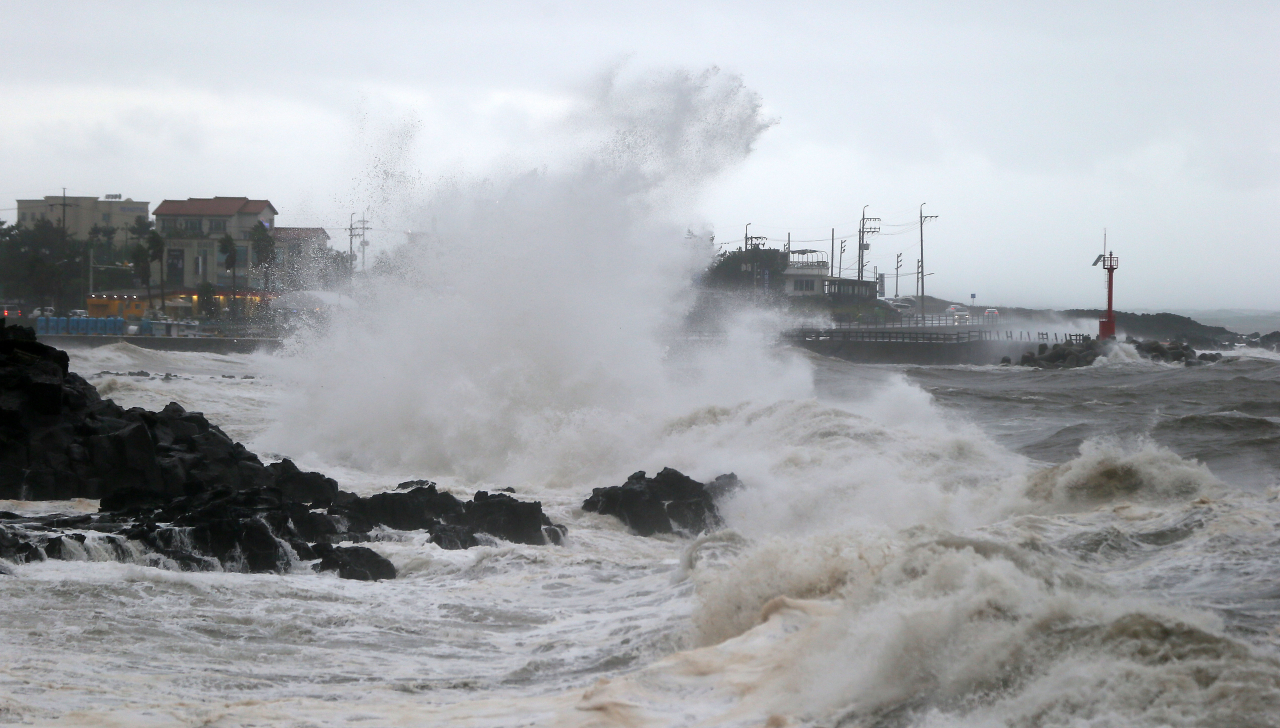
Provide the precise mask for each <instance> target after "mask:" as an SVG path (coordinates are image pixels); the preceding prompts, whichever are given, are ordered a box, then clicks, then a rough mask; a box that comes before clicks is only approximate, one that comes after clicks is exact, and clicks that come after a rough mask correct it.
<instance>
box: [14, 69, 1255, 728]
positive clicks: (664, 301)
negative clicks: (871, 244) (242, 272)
mask: <svg viewBox="0 0 1280 728" xmlns="http://www.w3.org/2000/svg"><path fill="white" fill-rule="evenodd" d="M601 88H602V90H601V91H600V92H599V95H598V96H595V97H592V98H591V99H585V100H584V103H583V104H582V105H581V106H580V107H578V110H577V111H576V112H575V116H574V118H573V119H571V120H570V121H569V126H570V127H572V128H574V129H579V130H583V134H582V136H583V138H585V139H588V140H590V144H589V145H588V146H587V147H586V148H584V149H579V150H578V151H577V153H576V154H574V155H569V156H568V157H567V158H566V159H564V160H560V161H557V162H555V163H554V164H548V165H547V166H545V167H539V168H538V169H537V170H535V171H533V172H522V173H520V174H510V173H506V172H496V173H494V174H492V175H489V176H487V177H483V178H480V177H479V176H476V177H466V176H463V177H458V178H453V179H451V180H449V181H447V182H444V183H441V184H439V185H438V186H437V189H436V190H435V192H434V193H433V194H432V195H430V196H429V198H428V199H426V200H425V201H423V200H416V201H410V202H411V203H412V204H411V205H410V206H411V207H415V208H416V213H415V214H416V219H414V220H412V223H413V228H414V229H415V230H422V231H426V233H425V234H424V236H422V237H421V238H420V239H419V240H418V241H417V242H416V243H415V244H414V245H410V246H407V247H405V248H404V249H402V250H401V251H399V252H398V253H397V254H396V256H394V257H392V258H391V259H389V260H387V261H386V262H385V263H381V264H379V265H378V266H375V268H377V270H378V273H377V275H376V276H375V279H376V283H374V284H371V285H370V286H368V287H367V288H365V289H363V290H357V291H355V292H354V293H355V294H356V295H357V296H358V297H359V298H360V299H361V302H362V307H361V309H360V310H359V311H356V312H352V313H349V314H345V315H343V316H340V317H339V318H338V319H337V320H336V321H335V322H334V325H333V326H332V327H331V328H330V329H329V330H328V332H327V333H326V334H325V335H323V336H318V337H314V338H311V337H303V338H301V339H299V340H297V341H295V342H292V345H291V347H289V348H288V349H287V350H286V351H285V352H283V353H282V354H280V355H278V356H272V357H266V356H251V355H230V356H220V355H212V354H183V353H162V352H152V351H148V350H143V349H138V348H136V347H131V346H128V345H113V346H109V347H103V348H100V349H94V350H85V351H76V352H72V362H73V368H74V369H76V370H77V371H79V372H80V373H82V374H87V375H92V374H94V373H96V372H99V371H103V370H107V371H115V372H127V371H134V370H137V369H146V370H147V371H149V372H151V373H152V374H163V373H164V372H172V373H173V374H175V375H176V377H173V378H170V379H167V380H166V379H163V378H160V377H148V378H143V377H136V376H128V375H127V374H126V375H123V376H120V375H113V374H108V375H104V376H101V377H95V378H94V379H92V381H93V382H94V384H95V385H96V386H98V387H99V389H100V391H102V392H103V393H104V394H107V395H109V396H111V397H113V398H116V399H117V400H118V401H119V402H120V403H121V404H123V405H125V406H134V405H140V406H144V407H147V408H150V409H157V408H159V407H162V406H163V405H164V404H167V403H168V402H169V401H178V402H179V403H180V404H183V405H184V406H185V407H187V408H189V409H196V410H202V411H204V412H206V413H207V414H208V415H209V416H210V418H211V419H212V420H213V421H214V422H215V423H217V424H219V425H221V426H222V427H223V428H224V429H226V430H227V431H228V433H230V434H232V435H233V436H234V437H237V438H238V439H243V440H245V441H246V443H247V444H248V445H249V446H250V447H251V448H253V449H255V450H257V451H259V452H262V453H264V454H268V455H272V456H289V457H292V458H294V459H295V460H296V461H297V462H298V463H299V465H300V466H302V467H304V468H309V469H317V470H321V471H323V472H326V473H327V474H330V475H332V476H333V477H335V478H336V479H337V480H338V481H339V483H340V484H341V485H342V487H343V488H345V489H348V490H353V491H355V492H358V493H362V494H367V493H372V492H377V491H380V490H386V489H389V488H391V487H393V486H394V485H395V483H397V482H399V481H401V480H406V479H409V478H421V477H427V478H431V479H433V480H437V481H439V482H440V484H441V486H442V487H444V488H445V489H447V490H449V491H450V492H453V493H455V494H457V495H458V496H460V497H464V498H465V497H467V496H469V494H470V493H471V491H473V490H474V489H476V488H480V487H490V486H498V487H513V488H514V489H515V490H516V495H517V497H519V498H522V499H528V500H539V501H541V502H542V503H543V506H544V508H545V509H546V512H547V513H548V514H549V515H550V516H551V518H552V519H553V520H555V521H556V522H559V523H564V524H566V525H567V526H568V528H569V535H568V538H567V541H566V543H565V544H564V545H563V546H558V547H552V546H538V547H535V546H524V545H513V544H504V543H500V542H496V543H487V544H485V545H483V546H480V547H477V548H473V549H470V550H466V551H445V550H442V549H440V548H439V547H438V546H437V545H435V544H432V543H430V542H429V541H428V539H427V538H426V536H425V535H424V534H420V533H401V532H394V531H382V532H378V533H376V534H375V539H374V540H373V541H371V542H369V543H367V544H364V545H365V546H367V547H368V548H372V549H374V550H375V551H377V552H379V553H380V554H382V555H384V556H385V557H387V558H388V559H390V560H391V561H392V563H393V564H394V565H395V566H396V568H397V571H398V572H399V577H400V578H398V579H396V580H393V581H387V582H380V583H359V582H351V581H345V580H341V579H338V578H337V577H336V576H334V575H332V574H323V575H316V574H309V573H306V567H305V565H297V566H298V567H299V568H296V569H295V570H294V571H293V572H291V573H287V574H281V575H274V574H270V575H268V574H258V575H251V574H238V573H223V572H215V571H210V572H199V573H188V572H179V571H175V570H166V569H158V568H152V567H147V566H141V565H138V564H121V563H115V562H108V561H100V560H88V552H87V551H86V560H84V561H76V562H65V561H57V562H55V561H50V562H45V563H33V564H25V565H20V566H15V567H13V569H12V571H13V572H14V573H13V575H12V576H5V575H0V586H3V591H0V604H3V608H4V612H5V614H6V615H7V616H8V619H7V620H5V621H4V622H3V623H0V685H4V686H21V689H20V690H18V689H15V690H13V691H12V693H11V694H10V695H5V696H4V697H0V720H22V721H27V722H31V723H38V724H48V725H57V724H63V725H167V724H173V723H178V724H193V725H214V726H234V725H247V724H260V725H261V724H270V725H299V726H301V725H317V726H330V725H351V724H352V723H362V724H370V725H405V726H420V725H462V726H504V727H505V726H510V725H517V724H518V725H544V726H632V727H634V726H664V727H665V726H695V725H703V726H707V725H715V726H753V727H758V726H762V725H763V726H774V727H777V726H799V725H821V726H829V725H842V726H866V727H868V728H869V727H871V726H876V727H877V728H889V727H896V726H956V725H964V726H974V725H992V726H1018V727H1020V728H1021V727H1024V726H1025V727H1027V728H1030V726H1086V725H1092V726H1120V725H1125V726H1129V725H1150V726H1157V725H1206V726H1207V725H1242V726H1252V725H1259V726H1261V725H1265V724H1266V719H1267V717H1268V716H1273V715H1274V714H1275V711H1276V710H1280V702H1277V701H1278V698H1277V696H1280V669H1277V662H1276V659H1275V657H1274V651H1272V652H1267V651H1265V650H1264V649H1263V647H1262V646H1260V643H1261V640H1260V639H1259V640H1258V641H1257V642H1258V643H1253V644H1246V643H1245V642H1244V641H1242V639H1241V638H1240V636H1239V632H1238V631H1237V632H1231V631H1230V630H1229V629H1228V628H1227V626H1224V620H1223V618H1221V617H1220V616H1218V615H1217V614H1215V613H1212V612H1210V611H1208V610H1206V609H1204V608H1195V607H1191V606H1186V605H1183V604H1180V603H1177V602H1176V601H1173V600H1169V599H1164V598H1163V597H1164V593H1163V591H1164V590H1168V589H1170V588H1173V586H1177V587H1179V588H1181V589H1182V591H1181V592H1180V593H1182V594H1191V595H1195V594H1198V593H1202V592H1197V591H1196V590H1197V588H1201V587H1200V586H1199V583H1198V582H1197V581H1196V579H1195V578H1192V577H1188V576H1187V575H1186V571H1185V569H1186V568H1187V564H1189V563H1190V564H1192V565H1194V566H1195V568H1197V569H1201V570H1202V571H1203V573H1213V572H1215V571H1216V572H1231V573H1236V572H1239V573H1241V574H1243V575H1244V576H1242V577H1241V578H1242V579H1245V580H1249V579H1254V580H1256V581H1258V582H1259V583H1263V584H1266V583H1273V582H1268V581H1267V580H1268V579H1270V578H1271V577H1270V572H1267V571H1265V569H1264V568H1263V567H1261V566H1259V564H1261V563H1263V562H1261V561H1258V562H1256V563H1255V562H1254V561H1250V560H1249V559H1250V558H1252V557H1251V555H1252V554H1256V553H1260V551H1259V549H1265V548H1267V546H1266V544H1267V543H1269V539H1271V536H1270V534H1271V524H1272V523H1274V520H1275V518H1274V515H1275V506H1274V504H1273V503H1270V502H1269V501H1266V500H1265V499H1264V498H1261V497H1259V498H1255V499H1253V500H1250V501H1249V502H1248V504H1247V505H1242V501H1241V500H1240V499H1239V498H1236V497H1235V496H1233V495H1231V494H1229V493H1227V494H1224V493H1223V491H1222V486H1221V484H1220V483H1218V481H1217V480H1216V479H1215V478H1213V476H1212V475H1211V474H1209V473H1208V471H1207V470H1206V469H1205V468H1204V467H1203V466H1201V465H1199V464H1196V463H1194V462H1190V461H1187V460H1185V459H1183V458H1180V457H1178V456H1177V455H1176V454H1174V453H1172V452H1170V451H1168V450H1166V449H1162V448H1160V447H1157V446H1155V445H1148V444H1141V443H1139V444H1136V445H1132V446H1127V447H1122V446H1120V445H1117V444H1115V443H1110V442H1103V441H1087V442H1086V443H1085V445H1084V446H1082V448H1081V453H1080V455H1079V456H1078V457H1076V458H1074V459H1073V460H1071V461H1069V462H1067V463H1064V464H1062V465H1059V466H1054V467H1049V468H1047V469H1046V468H1044V466H1043V465H1041V464H1037V463H1033V462H1030V461H1028V460H1027V459H1026V458H1024V457H1021V456H1019V455H1016V454H1014V453H1011V452H1009V451H1008V450H1006V449H1005V448H1003V447H1001V446H1000V445H998V444H997V443H996V442H994V441H993V439H992V438H991V437H990V436H988V435H987V434H985V433H984V432H983V431H982V430H981V429H980V428H979V427H977V426H976V425H974V424H973V423H971V422H968V421H966V419H965V418H964V416H962V415H957V414H955V413H953V412H952V413H949V412H947V411H944V410H943V409H942V408H941V407H939V406H938V405H937V404H936V403H935V402H934V400H933V399H932V398H931V397H930V396H929V394H928V393H927V392H926V391H924V390H922V389H921V388H920V387H919V386H916V385H915V384H912V383H911V382H910V381H908V379H907V378H906V377H905V376H903V374H902V373H901V372H900V371H898V370H896V369H894V368H888V367H859V366H854V365H848V364H845V363H839V364H823V365H820V366H819V365H816V364H815V359H814V357H812V356H811V355H808V354H804V353H799V352H793V351H790V350H787V349H781V348H777V347H775V346H774V343H773V342H774V336H773V334H774V333H775V332H776V330H777V329H778V328H779V327H781V326H783V325H785V322H783V321H781V320H780V319H779V318H778V317H776V316H774V315H771V314H768V313H763V312H760V311H757V310H754V309H753V308H751V307H750V306H749V305H747V304H746V303H744V304H743V305H742V307H741V310H739V311H736V312H735V313H734V314H733V315H731V316H730V317H728V320H726V321H724V322H723V324H724V327H723V328H724V331H725V335H724V336H723V337H721V338H719V339H717V340H714V341H704V342H702V343H698V344H693V343H691V342H690V340H689V339H687V338H684V337H682V336H681V330H680V325H679V323H680V315H681V314H682V313H683V310H684V309H685V307H686V306H687V305H688V303H689V301H690V297H691V295H692V288H691V285H690V279H691V276H692V274H693V272H694V271H695V270H696V269H697V268H698V267H699V266H700V265H701V264H703V263H705V262H706V260H707V257H708V256H709V254H710V251H709V249H708V248H707V247H706V246H705V243H704V242H700V241H698V240H696V239H695V240H690V239H688V238H686V237H685V234H684V231H685V230H686V228H687V227H689V225H690V217H691V215H689V211H690V210H691V209H693V207H694V203H695V202H696V195H697V191H698V188H699V186H700V185H701V184H702V183H703V182H704V181H705V180H706V179H708V178H709V177H711V176H714V175H715V174H716V173H717V172H719V171H720V170H722V169H724V168H725V167H726V166H728V165H732V164H734V163H735V162H737V161H739V160H741V159H742V158H743V157H744V156H745V154H746V152H747V150H748V149H749V148H750V146H751V144H752V143H753V142H754V140H755V139H756V137H757V136H758V134H759V133H760V130H761V129H762V128H763V122H762V121H761V117H760V113H759V102H758V100H757V99H756V98H755V97H754V95H752V94H751V93H749V92H747V91H745V90H744V89H743V88H742V87H741V85H740V84H739V83H738V82H737V80H736V79H733V78H730V77H726V76H722V75H715V74H708V75H704V76H698V77H692V76H688V75H680V74H676V75H673V76H668V77H664V78H661V79H658V80H655V81H650V82H640V83H631V84H628V83H614V84H612V85H610V84H605V85H604V86H602V87H601ZM1121 350H1123V348H1122V349H1121ZM1112 358H1113V359H1115V355H1113V356H1112ZM1122 358H1127V356H1126V357H1122ZM1108 361H1109V362H1110V360H1108ZM1116 361H1119V359H1116ZM1111 363H1114V362H1111ZM964 373H965V374H970V373H971V372H964ZM224 374H228V375H233V376H234V377H235V378H234V379H232V378H224V377H223V375H224ZM981 374H982V375H983V376H991V377H998V376H1006V374H1004V370H1000V369H994V368H993V369H990V370H984V371H983V372H981ZM245 375H250V376H254V377H255V379H243V378H242V377H244V376H245ZM1009 376H1021V375H1020V374H1011V375H1009ZM815 377H818V378H823V380H824V381H823V387H821V388H819V387H815V384H814V381H815ZM1028 399H1035V397H1028ZM666 466H670V467H675V468H678V469H680V470H682V471H684V472H687V473H689V474H690V475H692V476H694V477H696V478H699V479H703V480H705V479H709V478H712V477H714V476H716V475H719V474H721V473H724V472H728V471H734V472H736V473H737V474H738V475H739V476H740V477H741V478H742V480H743V482H744V483H745V487H744V488H743V489H741V490H740V491H738V492H736V493H735V494H733V495H732V496H730V497H728V498H727V499H725V500H723V501H722V502H721V504H720V506H721V512H722V515H723V516H724V519H725V521H726V529H725V530H723V531H720V532H718V533H715V534H708V535H705V536H703V537H702V538H700V539H698V540H696V541H684V540H681V539H678V538H675V537H659V538H640V537H637V536H634V535H632V534H631V533H629V532H628V531H627V530H626V529H625V528H624V527H623V526H622V524H621V523H620V522H619V521H618V520H617V519H615V518H612V517H608V516H600V515H598V514H593V513H584V512H582V510H581V509H580V508H579V505H580V504H581V502H582V500H583V498H585V497H586V495H588V494H589V492H590V489H591V488H593V487H598V486H604V485H617V484H619V483H621V482H622V480H623V479H624V478H625V477H626V475H627V474H629V473H630V472H632V471H634V470H637V469H645V470H647V471H651V472H652V471H655V470H658V469H659V468H662V467H666ZM1205 496H1210V497H1212V498H1214V499H1218V500H1213V501H1210V500H1207V499H1206V500H1201V499H1202V498H1204V497H1205ZM11 506H12V507H11ZM0 509H4V510H25V512H30V513H35V512H41V513H47V512H51V510H52V511H57V510H63V511H66V510H72V509H75V510H91V509H92V504H91V503H90V504H86V503H73V504H60V505H58V506H57V507H54V508H52V509H43V510H41V509H37V508H35V507H32V506H31V505H30V504H8V505H6V504H4V503H0ZM1241 534H1247V537H1248V538H1247V539H1246V538H1245V537H1243V536H1241ZM1179 539H1182V540H1179ZM1271 540H1273V539H1271ZM1179 543H1185V544H1188V546H1187V548H1191V547H1192V546H1194V547H1195V548H1196V549H1198V550H1197V551H1185V550H1184V551H1175V550H1171V549H1166V550H1157V549H1156V547H1155V546H1154V545H1153V544H1179ZM1241 554H1243V555H1241ZM1231 558H1234V559H1237V561H1234V562H1229V561H1227V559H1231ZM1215 559H1217V560H1216V561H1215ZM1180 569H1181V570H1180ZM1205 579H1206V580H1208V578H1207V577H1206V578H1205ZM1148 582H1154V583H1155V584H1156V585H1155V586H1152V585H1151V584H1149V583H1148ZM1214 596H1215V598H1216V597H1217V596H1218V595H1216V594H1215V595H1214ZM1264 596H1265V595H1264ZM1262 598H1263V597H1259V599H1262ZM1249 614H1250V615H1252V614H1254V613H1253V612H1250V613H1249ZM0 692H3V690H0Z"/></svg>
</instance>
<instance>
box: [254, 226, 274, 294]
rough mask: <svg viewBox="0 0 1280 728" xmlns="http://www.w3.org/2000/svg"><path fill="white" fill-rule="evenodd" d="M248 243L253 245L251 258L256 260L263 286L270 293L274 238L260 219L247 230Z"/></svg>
mask: <svg viewBox="0 0 1280 728" xmlns="http://www.w3.org/2000/svg"><path fill="white" fill-rule="evenodd" d="M249 244H250V245H252V246H253V258H254V260H256V261H258V265H259V266H260V267H261V268H262V273H263V276H264V277H265V279H266V281H265V282H266V285H265V286H264V287H265V288H266V290H267V292H268V293H270V292H271V268H272V266H274V265H275V262H276V240H275V238H273V237H271V231H269V230H267V226H266V225H263V224H262V221H261V220H259V221H258V224H257V225H254V226H253V229H252V230H250V231H249Z"/></svg>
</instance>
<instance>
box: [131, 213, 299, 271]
mask: <svg viewBox="0 0 1280 728" xmlns="http://www.w3.org/2000/svg"><path fill="white" fill-rule="evenodd" d="M152 214H153V215H154V216H155V219H156V229H157V230H159V231H160V234H161V235H164V236H165V240H166V244H165V254H164V266H165V268H164V277H165V284H166V287H167V288H169V289H170V290H176V289H182V288H195V287H196V286H198V285H200V284H201V283H206V282H207V283H215V284H217V285H218V286H220V287H222V286H230V285H231V272H230V271H228V270H227V269H226V266H225V265H224V261H225V259H226V256H224V255H223V254H222V253H220V252H219V251H218V241H219V240H221V239H222V236H224V235H230V236H231V237H232V238H234V239H235V241H236V278H237V283H238V285H239V286H240V287H242V288H259V287H261V285H262V282H261V281H260V280H259V278H260V276H256V275H252V274H253V273H254V268H255V267H256V266H257V261H256V260H252V254H253V253H252V250H251V248H250V246H249V231H250V230H252V229H253V226H254V225H257V224H258V223H259V222H261V223H262V224H263V225H266V226H267V228H268V229H271V228H274V227H275V220H276V214H277V212H276V208H275V207H274V206H273V205H272V204H271V202H270V201H268V200H251V199H249V198H248V197H192V198H190V199H187V200H165V201H164V202H161V203H160V205H159V206H158V207H157V208H156V209H155V212H154V213H152ZM159 275H160V270H159V263H154V264H152V278H153V279H158V278H159Z"/></svg>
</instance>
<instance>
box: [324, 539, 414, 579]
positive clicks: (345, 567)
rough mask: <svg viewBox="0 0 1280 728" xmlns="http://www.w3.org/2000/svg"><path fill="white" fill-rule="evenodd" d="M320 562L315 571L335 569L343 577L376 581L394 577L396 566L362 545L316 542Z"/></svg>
mask: <svg viewBox="0 0 1280 728" xmlns="http://www.w3.org/2000/svg"><path fill="white" fill-rule="evenodd" d="M315 552H316V555H317V556H319V557H320V563H318V564H316V566H315V568H316V570H317V571H336V572H338V576H340V577H342V578H343V579H359V580H360V581H377V580H378V579H394V578H396V567H395V566H394V565H393V564H392V563H391V562H390V561H387V560H386V559H385V558H383V557H382V556H381V555H380V554H379V553H378V552H376V551H374V550H373V549H369V548H365V547H364V546H330V545H328V544H316V547H315Z"/></svg>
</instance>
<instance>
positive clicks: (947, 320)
mask: <svg viewBox="0 0 1280 728" xmlns="http://www.w3.org/2000/svg"><path fill="white" fill-rule="evenodd" d="M999 325H1000V315H999V314H979V315H977V316H955V315H947V314H938V315H934V314H929V315H927V316H921V315H920V314H909V313H904V314H902V318H901V319H899V320H897V321H883V322H880V323H875V322H871V323H865V322H843V323H840V322H837V323H833V324H831V328H836V329H906V328H918V327H922V326H953V327H954V326H981V327H983V328H988V327H998V326H999Z"/></svg>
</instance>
